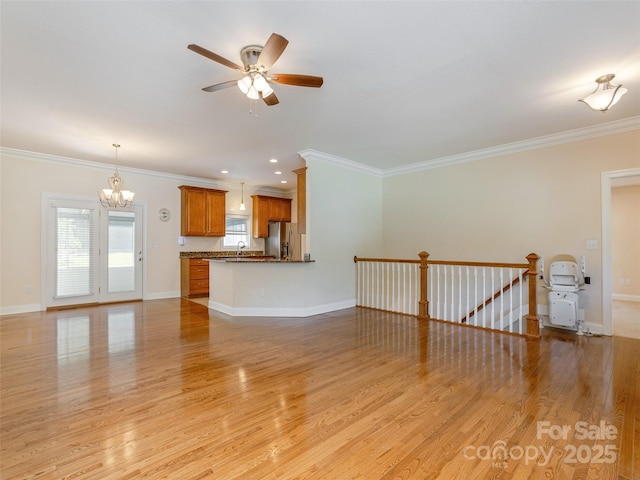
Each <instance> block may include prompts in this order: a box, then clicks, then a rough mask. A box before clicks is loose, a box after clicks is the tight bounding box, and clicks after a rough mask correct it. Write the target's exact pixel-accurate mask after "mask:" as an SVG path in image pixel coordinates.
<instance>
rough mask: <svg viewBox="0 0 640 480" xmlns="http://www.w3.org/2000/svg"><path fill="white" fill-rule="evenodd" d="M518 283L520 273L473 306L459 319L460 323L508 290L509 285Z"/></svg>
mask: <svg viewBox="0 0 640 480" xmlns="http://www.w3.org/2000/svg"><path fill="white" fill-rule="evenodd" d="M518 283H520V275H518V276H517V277H514V278H513V280H511V281H510V282H509V283H507V284H506V285H505V286H504V287H502V288H501V289H499V290H496V293H494V294H493V296H491V297H489V298H488V299H486V300H485V301H484V302H482V303H481V304H480V305H478V306H477V307H476V308H474V309H473V310H471V311H470V312H469V313H467V314H466V315H465V316H464V317H462V319H461V320H460V323H466V322H467V319H469V318H471V317H473V316H474V315H475V314H476V312H479V311H480V310H482V309H483V308H484V307H486V306H487V305H489V304H490V303H491V302H493V301H494V300H495V299H497V298H498V297H499V296H500V295H502V294H503V293H504V292H506V291H508V290H509V289H510V288H511V287H513V286H515V285H517V284H518Z"/></svg>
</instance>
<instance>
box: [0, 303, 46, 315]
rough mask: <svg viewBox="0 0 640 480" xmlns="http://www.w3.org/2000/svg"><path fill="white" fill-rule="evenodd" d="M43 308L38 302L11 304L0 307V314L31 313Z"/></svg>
mask: <svg viewBox="0 0 640 480" xmlns="http://www.w3.org/2000/svg"><path fill="white" fill-rule="evenodd" d="M42 310H44V308H42V305H40V304H39V303H28V304H25V305H12V306H9V307H0V315H17V314H19V313H32V312H40V311H42Z"/></svg>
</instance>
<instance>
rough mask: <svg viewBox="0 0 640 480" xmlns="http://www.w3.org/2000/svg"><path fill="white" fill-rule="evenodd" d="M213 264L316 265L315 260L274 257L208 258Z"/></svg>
mask: <svg viewBox="0 0 640 480" xmlns="http://www.w3.org/2000/svg"><path fill="white" fill-rule="evenodd" d="M207 260H211V261H212V262H223V263H314V262H315V260H278V259H276V258H273V257H268V258H265V257H262V258H251V256H249V255H247V256H243V257H238V258H207Z"/></svg>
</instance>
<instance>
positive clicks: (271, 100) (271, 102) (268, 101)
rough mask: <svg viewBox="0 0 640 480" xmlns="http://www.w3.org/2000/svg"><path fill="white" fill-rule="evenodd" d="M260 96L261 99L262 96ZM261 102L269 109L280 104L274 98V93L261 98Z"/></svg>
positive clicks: (276, 98)
mask: <svg viewBox="0 0 640 480" xmlns="http://www.w3.org/2000/svg"><path fill="white" fill-rule="evenodd" d="M260 96H261V97H262V94H261V95H260ZM262 100H263V101H264V103H266V104H267V105H268V106H270V107H271V106H273V105H277V104H279V103H280V100H278V97H276V94H275V92H274V93H272V94H271V95H269V96H268V97H262Z"/></svg>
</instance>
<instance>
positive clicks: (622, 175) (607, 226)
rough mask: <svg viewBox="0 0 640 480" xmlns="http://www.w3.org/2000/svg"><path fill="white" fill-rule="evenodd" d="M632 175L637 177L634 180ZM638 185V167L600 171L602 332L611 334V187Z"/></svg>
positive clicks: (639, 169) (639, 176) (639, 174)
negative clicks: (623, 184)
mask: <svg viewBox="0 0 640 480" xmlns="http://www.w3.org/2000/svg"><path fill="white" fill-rule="evenodd" d="M633 177H637V180H634V179H633ZM627 181H628V182H629V183H628V184H629V185H640V168H629V169H626V170H614V171H610V172H602V175H601V189H600V191H601V194H602V333H603V334H604V335H613V301H612V297H613V283H612V281H613V279H612V272H611V269H612V264H611V263H612V260H611V188H612V187H614V186H617V185H616V184H618V185H621V184H622V182H624V183H625V184H626V182H627Z"/></svg>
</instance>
